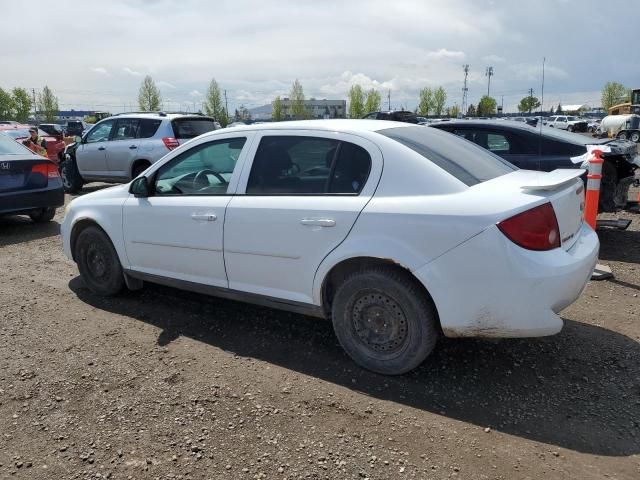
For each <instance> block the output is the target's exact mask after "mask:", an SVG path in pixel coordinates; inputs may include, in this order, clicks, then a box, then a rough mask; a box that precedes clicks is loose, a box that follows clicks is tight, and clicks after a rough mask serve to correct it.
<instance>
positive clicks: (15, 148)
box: [0, 132, 31, 155]
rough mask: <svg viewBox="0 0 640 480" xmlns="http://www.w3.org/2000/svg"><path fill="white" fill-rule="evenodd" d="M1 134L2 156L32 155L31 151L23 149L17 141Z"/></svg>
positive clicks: (0, 146)
mask: <svg viewBox="0 0 640 480" xmlns="http://www.w3.org/2000/svg"><path fill="white" fill-rule="evenodd" d="M3 133H5V132H0V155H24V154H31V150H29V149H27V148H25V147H23V146H22V145H20V144H19V143H17V142H16V141H15V140H13V139H11V138H9V137H8V136H6V135H4V134H3Z"/></svg>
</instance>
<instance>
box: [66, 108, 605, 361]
mask: <svg viewBox="0 0 640 480" xmlns="http://www.w3.org/2000/svg"><path fill="white" fill-rule="evenodd" d="M581 173H582V170H575V169H572V170H556V171H554V172H550V173H544V172H533V171H527V170H518V169H517V168H516V167H514V166H513V165H511V164H510V163H507V162H505V161H504V160H502V159H500V158H498V157H496V156H494V155H492V154H491V153H489V152H487V151H485V150H483V149H481V148H480V147H477V146H476V145H475V144H473V143H471V142H468V141H466V140H464V139H461V138H459V137H458V136H456V135H452V134H450V133H446V132H442V131H440V130H437V129H431V128H424V127H421V126H416V125H411V124H406V123H398V122H386V121H376V120H324V121H305V122H282V123H274V124H260V125H248V126H245V127H237V128H233V129H224V130H216V131H213V132H210V133H207V134H205V135H202V136H200V137H197V138H196V139H194V140H192V141H190V142H188V143H186V144H184V145H182V146H180V147H179V148H177V149H176V150H174V151H172V152H171V153H169V154H167V156H165V157H164V158H163V159H161V160H160V161H158V162H157V163H155V164H154V165H152V166H151V167H149V169H147V170H146V171H145V172H144V173H143V175H142V176H140V177H138V178H136V179H135V180H134V181H132V182H131V183H129V184H127V185H121V186H116V187H111V188H108V189H105V190H101V191H98V192H94V193H91V194H88V195H84V196H82V197H79V198H76V199H75V200H74V201H73V202H71V203H70V204H69V206H68V207H67V211H66V216H65V219H64V223H63V225H62V235H63V241H64V251H65V254H66V255H67V256H68V257H69V258H71V259H73V260H74V261H75V262H76V263H77V264H78V269H79V271H80V274H81V276H82V278H83V280H84V282H85V283H86V285H87V287H88V288H89V289H90V290H91V291H93V292H95V293H96V294H100V295H114V294H117V293H118V292H120V291H121V290H122V289H123V288H124V287H125V286H126V287H128V288H129V289H138V288H141V287H142V284H143V282H153V283H159V284H164V285H169V286H174V287H178V288H182V289H186V290H193V291H197V292H203V293H208V294H212V295H217V296H222V297H227V298H233V299H241V300H245V301H248V302H254V303H258V304H263V305H269V306H273V307H276V308H282V309H288V310H293V311H296V312H301V313H305V314H311V315H316V316H319V317H326V318H330V319H331V320H332V322H333V326H334V329H335V333H336V335H337V337H338V340H339V341H340V343H341V344H342V346H343V347H344V349H345V350H346V351H347V353H348V354H349V355H350V356H351V357H352V358H353V360H355V361H356V362H357V363H358V364H360V365H361V366H363V367H365V368H368V369H370V370H373V371H375V372H380V373H385V374H401V373H404V372H407V371H409V370H411V369H413V368H415V367H416V366H418V365H419V364H420V363H421V362H422V361H423V360H424V359H425V358H426V357H427V355H429V353H430V352H431V351H432V350H433V348H434V346H435V344H436V340H437V338H438V337H439V336H440V335H442V334H444V335H445V336H448V337H466V336H484V337H529V336H542V335H551V334H555V333H557V332H559V331H560V330H561V328H562V319H561V318H560V317H559V316H558V313H559V312H560V311H561V310H562V309H564V308H565V307H566V306H568V305H569V304H571V303H572V302H573V301H575V300H576V299H577V298H578V296H579V295H580V293H581V292H582V290H583V289H584V287H585V285H586V283H587V281H588V280H589V278H590V275H591V273H592V271H593V268H594V265H595V262H596V258H597V255H598V248H599V243H598V238H597V236H596V234H595V233H594V231H593V230H592V229H591V228H590V227H589V226H588V225H587V224H586V223H584V222H583V220H582V208H583V204H584V203H583V202H584V187H583V183H582V181H581V180H580V178H578V177H579V175H580V174H581ZM283 348H286V347H283Z"/></svg>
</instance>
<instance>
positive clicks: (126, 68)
mask: <svg viewBox="0 0 640 480" xmlns="http://www.w3.org/2000/svg"><path fill="white" fill-rule="evenodd" d="M122 71H123V72H124V73H128V74H129V75H131V76H133V77H139V76H140V75H142V74H141V73H140V72H136V71H135V70H131V69H130V68H129V67H123V68H122Z"/></svg>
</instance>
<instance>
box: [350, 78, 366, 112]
mask: <svg viewBox="0 0 640 480" xmlns="http://www.w3.org/2000/svg"><path fill="white" fill-rule="evenodd" d="M366 113H368V112H366ZM364 114H365V111H364V91H363V90H362V87H361V86H360V85H352V86H351V88H350V89H349V118H362V116H363V115H364Z"/></svg>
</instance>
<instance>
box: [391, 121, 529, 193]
mask: <svg viewBox="0 0 640 480" xmlns="http://www.w3.org/2000/svg"><path fill="white" fill-rule="evenodd" d="M378 133H379V134H381V135H384V136H385V137H389V138H391V139H393V140H395V141H397V142H399V143H401V144H403V145H404V146H405V147H408V148H410V149H411V150H413V151H414V152H417V153H419V154H420V155H422V156H423V157H425V158H426V159H428V160H430V161H431V162H433V163H435V164H436V165H437V166H438V167H440V168H442V169H443V170H444V171H446V172H447V173H449V174H450V175H453V176H454V177H456V178H457V179H458V180H460V181H461V182H462V183H464V184H466V185H468V186H472V185H476V184H478V183H482V182H485V181H487V180H491V179H492V178H496V177H500V176H502V175H505V174H507V173H511V172H513V171H514V170H517V169H518V168H517V167H515V166H514V165H512V164H510V163H509V162H507V161H505V160H503V159H502V158H500V157H498V156H497V155H494V154H493V153H491V152H489V151H487V150H485V149H484V148H481V147H479V146H477V145H476V144H475V143H473V142H470V141H468V140H465V139H463V138H460V137H458V136H457V135H452V134H450V133H448V132H444V131H442V130H439V129H436V128H431V127H429V128H425V127H417V126H416V127H413V126H412V127H404V128H388V129H385V130H379V131H378Z"/></svg>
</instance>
